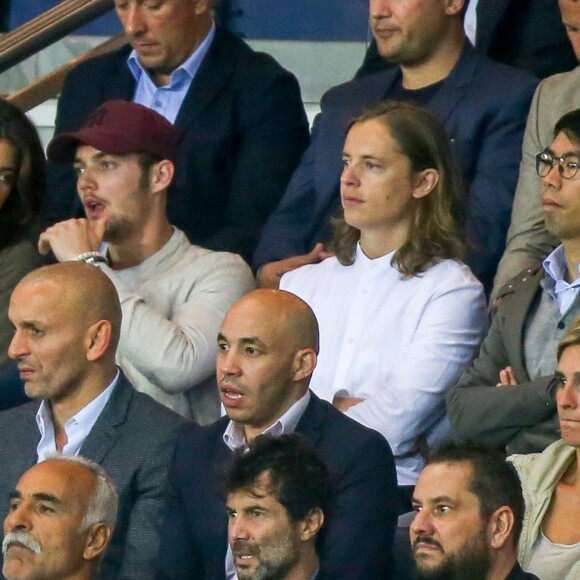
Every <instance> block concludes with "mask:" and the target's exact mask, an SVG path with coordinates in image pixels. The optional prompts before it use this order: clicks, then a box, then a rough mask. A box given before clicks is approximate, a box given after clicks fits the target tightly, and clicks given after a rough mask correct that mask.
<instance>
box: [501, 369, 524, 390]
mask: <svg viewBox="0 0 580 580" xmlns="http://www.w3.org/2000/svg"><path fill="white" fill-rule="evenodd" d="M516 385H519V383H518V379H516V374H515V373H514V369H512V367H506V368H505V369H503V370H501V371H499V383H498V384H497V385H496V387H514V386H516Z"/></svg>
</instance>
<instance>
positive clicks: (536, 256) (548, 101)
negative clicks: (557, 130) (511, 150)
mask: <svg viewBox="0 0 580 580" xmlns="http://www.w3.org/2000/svg"><path fill="white" fill-rule="evenodd" d="M578 107H580V66H578V67H576V68H575V69H574V70H572V71H570V72H567V73H561V74H557V75H554V76H551V77H549V78H547V79H545V80H543V81H542V82H541V83H540V84H539V85H538V88H537V89H536V94H535V95H534V99H533V101H532V106H531V107H530V113H529V116H528V122H527V124H526V132H525V134H524V144H523V150H522V160H521V163H520V177H519V179H518V185H517V188H516V193H515V197H514V205H513V211H512V219H511V225H510V228H509V231H508V235H507V246H506V250H505V252H504V255H503V257H502V259H501V261H500V263H499V266H498V270H497V274H496V277H495V281H494V291H493V297H494V298H495V296H496V293H497V291H498V290H499V289H500V288H501V287H502V286H503V285H504V284H506V283H507V282H508V281H509V280H510V279H511V278H513V277H514V276H515V275H516V274H517V273H518V272H521V271H522V270H525V269H526V268H533V267H535V266H536V265H537V264H538V263H539V262H541V261H542V260H543V259H544V258H545V257H546V256H547V255H548V254H549V253H550V252H551V251H552V250H553V249H554V248H555V247H556V246H557V245H558V244H559V243H560V242H559V240H556V239H555V238H554V237H553V236H551V235H550V234H549V233H548V232H547V231H546V228H545V226H544V218H543V215H542V202H541V197H540V194H541V191H540V187H541V185H540V178H539V177H538V175H537V174H536V154H537V153H539V152H540V151H541V150H542V149H544V148H545V147H547V146H548V145H549V144H550V143H551V142H552V139H553V137H554V125H555V124H556V122H557V121H558V119H560V117H561V116H562V115H564V114H565V113H568V112H569V111H573V110H574V109H577V108H578Z"/></svg>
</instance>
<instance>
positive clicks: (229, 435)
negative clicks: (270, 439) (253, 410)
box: [223, 390, 310, 451]
mask: <svg viewBox="0 0 580 580" xmlns="http://www.w3.org/2000/svg"><path fill="white" fill-rule="evenodd" d="M309 402H310V390H308V391H306V394H304V395H303V396H302V397H300V399H298V400H297V401H296V402H295V403H294V404H293V405H292V406H291V407H290V408H289V409H288V410H287V411H286V412H285V413H284V414H283V415H281V416H280V418H279V419H278V420H277V421H276V422H275V423H274V424H273V425H271V426H270V427H268V428H267V429H266V430H265V431H264V432H263V433H262V435H272V436H274V437H275V436H278V435H288V434H290V433H294V431H295V430H296V427H297V425H298V423H299V421H300V419H301V418H302V415H303V414H304V411H306V407H307V406H308V403H309ZM223 439H224V443H225V444H226V445H227V446H228V447H229V448H230V449H231V450H232V451H235V450H236V449H239V448H240V447H246V446H247V443H246V436H245V433H244V426H243V425H240V424H239V423H236V422H234V421H230V422H229V423H228V426H227V428H226V430H225V431H224V435H223Z"/></svg>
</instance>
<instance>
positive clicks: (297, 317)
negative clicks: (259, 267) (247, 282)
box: [228, 289, 318, 353]
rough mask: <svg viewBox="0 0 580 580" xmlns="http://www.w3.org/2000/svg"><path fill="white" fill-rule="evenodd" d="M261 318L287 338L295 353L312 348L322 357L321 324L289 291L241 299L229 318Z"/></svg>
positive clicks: (260, 292)
mask: <svg viewBox="0 0 580 580" xmlns="http://www.w3.org/2000/svg"><path fill="white" fill-rule="evenodd" d="M248 313H251V314H252V315H254V316H255V315H259V316H260V317H264V319H265V320H268V321H269V324H270V326H271V327H272V329H273V330H275V332H276V334H278V335H280V334H282V335H284V336H285V337H286V338H287V340H289V341H291V344H292V348H294V349H295V350H299V349H303V348H311V349H312V350H314V351H315V352H316V353H318V322H317V320H316V316H315V315H314V312H313V311H312V309H311V308H310V306H308V304H306V302H304V300H302V299H301V298H298V296H296V295H294V294H292V293H290V292H286V291H285V290H268V289H259V290H254V291H252V292H249V293H248V294H246V295H244V296H243V297H242V298H240V299H239V300H238V301H237V302H236V303H235V304H234V305H233V306H232V308H231V309H230V311H229V312H228V316H245V315H247V314H248Z"/></svg>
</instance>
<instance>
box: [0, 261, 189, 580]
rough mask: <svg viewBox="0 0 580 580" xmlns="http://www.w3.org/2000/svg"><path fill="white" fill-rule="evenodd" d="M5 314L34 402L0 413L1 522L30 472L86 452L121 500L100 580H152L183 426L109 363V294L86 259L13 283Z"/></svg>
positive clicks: (116, 324) (112, 332) (112, 318)
mask: <svg viewBox="0 0 580 580" xmlns="http://www.w3.org/2000/svg"><path fill="white" fill-rule="evenodd" d="M9 315H10V319H11V321H12V322H13V324H14V327H15V334H14V338H13V340H12V343H11V344H10V348H9V354H10V356H11V357H12V358H13V359H15V360H16V361H17V363H18V368H19V370H20V376H21V379H22V380H23V381H24V383H25V390H26V394H27V395H28V396H29V397H31V398H32V399H34V401H32V402H30V403H27V404H25V405H23V406H21V407H16V408H14V409H10V410H8V411H4V412H2V413H0V465H1V466H2V469H0V520H3V519H4V517H5V516H6V514H7V513H8V509H9V494H10V493H11V492H12V491H13V490H14V488H15V487H16V483H17V481H18V479H19V478H20V476H21V475H22V474H23V473H24V472H25V471H26V470H27V469H29V468H30V467H32V466H33V465H34V464H35V463H37V462H39V461H42V460H43V459H44V458H46V457H47V456H49V455H50V454H53V453H56V452H57V451H60V452H63V453H65V454H71V455H77V454H78V455H82V456H84V457H86V458H87V459H91V460H92V461H94V462H96V463H98V464H99V465H101V466H102V467H103V468H104V469H105V470H106V471H107V473H108V474H109V476H110V477H111V479H112V480H113V482H114V483H115V486H116V488H117V492H118V494H119V511H118V515H117V522H116V526H115V531H114V533H113V537H112V540H111V544H110V545H109V548H108V550H107V552H106V554H105V557H104V560H103V563H102V566H101V569H100V571H99V575H98V578H100V579H102V580H115V579H123V580H135V579H136V578H139V580H147V579H151V578H153V574H154V562H155V560H156V555H157V549H158V546H159V530H160V517H161V513H162V508H163V499H164V489H165V485H166V481H167V468H168V463H169V459H170V456H171V452H172V451H173V446H174V444H175V441H176V439H177V435H178V432H179V431H180V429H181V428H182V426H183V425H184V423H185V422H186V421H185V419H183V418H182V417H180V416H179V415H177V414H176V413H173V412H172V411H170V410H169V409H167V408H166V407H164V406H163V405H160V404H159V403H157V402H155V401H154V400H153V399H151V397H149V396H148V395H145V394H143V393H138V392H137V391H136V390H135V389H134V388H133V387H132V386H131V384H130V383H129V382H128V381H127V379H126V378H125V377H124V376H123V374H122V373H120V372H119V370H118V369H117V367H116V366H115V348H116V344H117V342H118V339H119V334H120V325H121V307H120V304H119V299H118V297H117V292H116V290H115V287H114V286H113V284H112V282H111V281H110V280H109V279H108V278H107V276H106V275H105V274H103V272H101V271H100V270H99V269H98V268H95V267H94V266H91V265H89V264H85V263H83V262H65V263H63V264H57V265H54V266H47V267H45V268H41V269H39V270H35V271H33V272H32V273H31V274H29V275H28V276H27V277H25V278H24V279H23V280H22V281H21V282H20V283H19V284H18V286H17V287H16V289H15V290H14V292H13V294H12V298H11V301H10V309H9Z"/></svg>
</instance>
